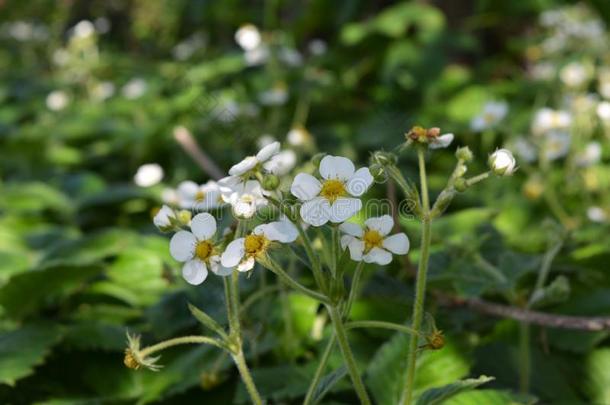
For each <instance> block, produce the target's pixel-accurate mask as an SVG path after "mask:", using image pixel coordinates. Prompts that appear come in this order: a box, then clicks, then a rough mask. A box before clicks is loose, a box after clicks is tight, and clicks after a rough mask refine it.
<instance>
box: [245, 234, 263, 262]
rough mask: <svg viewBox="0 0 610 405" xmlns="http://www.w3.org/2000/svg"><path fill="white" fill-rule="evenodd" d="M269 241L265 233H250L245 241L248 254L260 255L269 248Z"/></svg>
mask: <svg viewBox="0 0 610 405" xmlns="http://www.w3.org/2000/svg"><path fill="white" fill-rule="evenodd" d="M267 245H269V241H268V240H267V238H265V236H263V235H254V234H251V235H248V236H246V240H245V241H244V247H245V249H246V256H255V257H256V256H260V255H262V254H263V253H265V251H266V250H267Z"/></svg>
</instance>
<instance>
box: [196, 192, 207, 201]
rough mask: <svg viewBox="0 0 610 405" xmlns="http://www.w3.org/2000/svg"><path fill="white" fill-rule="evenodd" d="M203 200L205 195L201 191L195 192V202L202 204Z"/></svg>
mask: <svg viewBox="0 0 610 405" xmlns="http://www.w3.org/2000/svg"><path fill="white" fill-rule="evenodd" d="M203 200H205V193H204V192H203V191H201V190H199V191H197V193H196V194H195V201H197V202H202V201H203Z"/></svg>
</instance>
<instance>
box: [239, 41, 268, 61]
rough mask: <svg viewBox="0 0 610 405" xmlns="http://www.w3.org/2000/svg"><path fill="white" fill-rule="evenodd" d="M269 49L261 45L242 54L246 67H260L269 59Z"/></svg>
mask: <svg viewBox="0 0 610 405" xmlns="http://www.w3.org/2000/svg"><path fill="white" fill-rule="evenodd" d="M269 55H270V52H269V48H268V47H267V46H266V45H261V46H259V47H257V48H254V49H252V50H250V51H246V52H245V53H244V58H245V59H246V64H247V65H248V66H257V65H262V64H263V63H265V62H267V60H268V59H269Z"/></svg>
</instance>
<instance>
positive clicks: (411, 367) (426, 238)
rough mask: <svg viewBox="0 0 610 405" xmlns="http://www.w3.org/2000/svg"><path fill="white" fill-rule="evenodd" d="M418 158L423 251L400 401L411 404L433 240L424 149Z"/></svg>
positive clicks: (418, 272)
mask: <svg viewBox="0 0 610 405" xmlns="http://www.w3.org/2000/svg"><path fill="white" fill-rule="evenodd" d="M417 158H418V161H419V177H420V183H421V196H422V206H423V210H424V212H423V214H424V215H423V218H422V236H421V244H422V245H421V251H420V258H419V267H418V269H417V282H416V286H415V301H414V303H413V316H412V321H411V322H412V323H411V328H412V329H413V331H414V332H415V333H414V334H412V335H411V339H410V341H409V355H408V359H407V378H406V380H405V385H404V388H403V395H402V399H401V401H400V403H401V404H405V405H410V404H411V403H412V399H413V383H414V381H415V371H416V368H415V366H416V363H417V347H418V342H419V334H420V330H421V324H422V318H423V315H424V299H425V296H426V276H427V272H428V260H429V258H430V240H431V231H432V229H431V221H430V217H429V215H430V200H429V196H428V180H427V177H426V162H425V156H424V149H423V148H421V147H420V148H419V149H418V150H417Z"/></svg>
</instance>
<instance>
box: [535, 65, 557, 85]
mask: <svg viewBox="0 0 610 405" xmlns="http://www.w3.org/2000/svg"><path fill="white" fill-rule="evenodd" d="M555 73H556V69H555V65H554V64H553V63H551V62H539V63H536V64H535V65H533V66H531V67H530V70H529V74H530V76H531V77H532V78H533V79H536V80H545V81H546V80H552V79H553V78H554V77H555Z"/></svg>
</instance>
